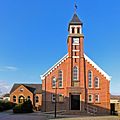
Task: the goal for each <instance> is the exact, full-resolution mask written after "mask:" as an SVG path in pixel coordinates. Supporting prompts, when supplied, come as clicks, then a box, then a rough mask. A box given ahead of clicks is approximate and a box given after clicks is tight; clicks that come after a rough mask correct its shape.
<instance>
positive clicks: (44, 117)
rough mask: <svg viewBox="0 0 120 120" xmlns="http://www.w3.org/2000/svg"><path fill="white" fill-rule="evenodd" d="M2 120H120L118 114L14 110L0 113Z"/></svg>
mask: <svg viewBox="0 0 120 120" xmlns="http://www.w3.org/2000/svg"><path fill="white" fill-rule="evenodd" d="M0 120H120V118H119V117H117V116H97V117H94V116H89V117H88V116H87V117H85V116H82V117H81V116H79V115H57V118H56V119H55V118H54V114H44V113H42V112H34V113H28V114H13V112H12V110H10V111H5V112H1V113H0Z"/></svg>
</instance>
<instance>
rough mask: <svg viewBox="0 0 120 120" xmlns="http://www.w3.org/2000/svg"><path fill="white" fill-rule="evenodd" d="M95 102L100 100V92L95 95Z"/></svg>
mask: <svg viewBox="0 0 120 120" xmlns="http://www.w3.org/2000/svg"><path fill="white" fill-rule="evenodd" d="M95 102H99V95H98V94H96V95H95Z"/></svg>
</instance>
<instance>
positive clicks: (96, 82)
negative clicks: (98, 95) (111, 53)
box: [95, 77, 99, 88]
mask: <svg viewBox="0 0 120 120" xmlns="http://www.w3.org/2000/svg"><path fill="white" fill-rule="evenodd" d="M95 88H99V78H98V77H95Z"/></svg>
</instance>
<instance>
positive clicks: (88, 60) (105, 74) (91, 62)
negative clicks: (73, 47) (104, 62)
mask: <svg viewBox="0 0 120 120" xmlns="http://www.w3.org/2000/svg"><path fill="white" fill-rule="evenodd" d="M67 58H68V54H66V55H65V56H64V57H63V58H62V59H60V60H59V61H58V62H57V63H56V64H55V65H53V66H52V67H51V68H50V69H48V70H47V71H46V72H45V73H44V74H43V75H41V76H40V77H41V79H42V80H44V79H45V77H46V76H47V75H49V74H50V73H51V72H52V71H53V70H54V69H56V68H57V67H58V66H59V65H60V64H61V63H62V62H64V61H65V60H66V59H67ZM84 58H85V60H86V61H87V62H89V63H90V64H91V65H92V66H93V67H94V68H95V69H96V70H97V71H99V72H100V73H101V74H102V75H103V76H104V77H105V78H106V79H107V80H111V77H110V76H109V75H108V74H107V73H105V72H104V71H103V70H102V69H101V68H100V67H99V66H98V65H97V64H96V63H94V62H93V61H92V60H91V59H90V58H89V57H88V56H87V55H85V54H84Z"/></svg>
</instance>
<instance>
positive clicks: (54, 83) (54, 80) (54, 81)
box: [52, 77, 56, 88]
mask: <svg viewBox="0 0 120 120" xmlns="http://www.w3.org/2000/svg"><path fill="white" fill-rule="evenodd" d="M52 87H53V88H55V87H56V78H55V77H53V78H52Z"/></svg>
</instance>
